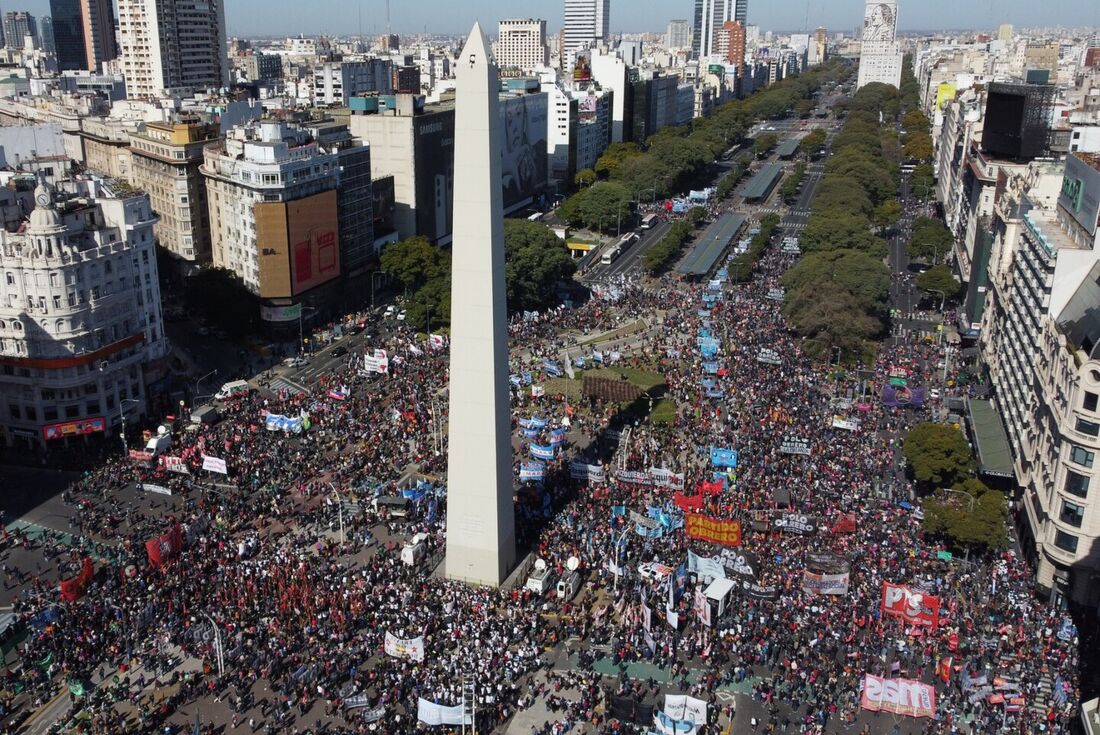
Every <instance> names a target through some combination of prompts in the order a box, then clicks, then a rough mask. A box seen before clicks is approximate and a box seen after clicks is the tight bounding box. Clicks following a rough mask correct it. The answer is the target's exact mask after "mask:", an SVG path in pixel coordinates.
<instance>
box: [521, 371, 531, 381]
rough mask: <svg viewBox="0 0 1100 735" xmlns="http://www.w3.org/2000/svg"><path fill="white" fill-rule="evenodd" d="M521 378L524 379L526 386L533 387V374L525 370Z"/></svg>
mask: <svg viewBox="0 0 1100 735" xmlns="http://www.w3.org/2000/svg"><path fill="white" fill-rule="evenodd" d="M520 377H521V378H523V383H524V385H531V382H532V381H531V373H530V372H529V371H526V370H524V371H523V373H521V374H520Z"/></svg>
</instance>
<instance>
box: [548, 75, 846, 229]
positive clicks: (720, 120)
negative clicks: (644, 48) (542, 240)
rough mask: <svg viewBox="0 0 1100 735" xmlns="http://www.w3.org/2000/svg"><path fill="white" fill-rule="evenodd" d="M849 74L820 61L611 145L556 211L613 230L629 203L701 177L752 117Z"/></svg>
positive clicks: (781, 111)
mask: <svg viewBox="0 0 1100 735" xmlns="http://www.w3.org/2000/svg"><path fill="white" fill-rule="evenodd" d="M849 74H850V69H849V68H847V67H846V66H845V64H844V63H843V62H841V61H839V60H837V61H834V62H830V63H827V64H823V65H821V66H820V67H817V68H815V69H813V70H810V71H808V72H806V73H804V74H800V75H798V76H795V77H790V78H787V79H784V80H782V81H780V82H778V83H776V84H773V85H772V86H770V87H768V88H767V89H764V90H762V91H760V92H757V93H755V94H753V95H752V96H751V97H748V98H747V99H744V100H734V101H732V102H728V103H726V104H724V105H721V106H720V107H718V108H717V109H716V110H715V112H714V114H712V115H711V116H710V117H706V118H699V119H696V120H693V121H692V123H691V124H690V125H682V126H675V127H666V128H662V129H661V130H659V131H658V132H657V133H655V134H654V135H652V136H650V138H649V139H648V140H646V141H645V143H644V145H639V144H637V143H615V144H612V145H611V146H610V147H609V148H608V149H607V150H606V151H605V152H604V154H603V155H602V156H600V158H599V160H598V161H597V162H596V165H595V167H594V168H593V169H589V170H585V171H582V172H580V173H578V175H577V179H576V183H577V184H578V185H579V186H583V187H584V188H582V189H581V190H580V191H578V192H577V193H576V194H574V195H573V196H572V197H570V198H569V199H567V200H566V201H565V202H564V203H563V204H562V207H561V209H560V210H559V214H560V216H561V218H562V219H563V220H564V221H565V222H566V223H567V224H569V225H570V226H572V227H585V228H588V229H593V230H599V231H602V232H608V233H610V232H615V231H617V229H619V222H620V220H621V218H623V217H626V216H627V215H629V210H630V205H631V202H644V201H656V200H657V199H660V198H665V197H668V196H669V195H671V194H675V193H678V192H683V191H686V190H688V189H690V188H692V187H693V186H694V185H696V184H698V183H700V182H702V181H704V180H705V178H706V174H707V173H708V171H709V170H710V167H711V166H712V164H713V163H714V161H715V160H716V159H717V158H718V157H719V156H720V155H721V154H722V153H723V152H725V151H726V150H727V149H728V148H729V147H730V146H731V145H733V144H734V143H736V142H737V141H740V140H741V139H742V138H743V137H744V135H745V132H746V131H747V130H748V129H749V127H750V126H751V125H752V123H753V121H754V120H759V119H773V118H779V117H784V116H787V115H789V114H792V113H793V112H795V111H797V103H798V102H799V101H809V100H811V98H812V97H813V93H814V92H815V91H816V90H817V89H818V88H820V87H821V86H822V85H823V84H825V83H826V82H829V81H838V80H842V79H844V78H846V76H847V75H849ZM811 109H812V103H811Z"/></svg>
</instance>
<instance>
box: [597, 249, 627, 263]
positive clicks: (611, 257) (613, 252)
mask: <svg viewBox="0 0 1100 735" xmlns="http://www.w3.org/2000/svg"><path fill="white" fill-rule="evenodd" d="M621 252H622V249H621V248H620V247H619V246H618V245H616V246H615V247H613V248H611V249H610V250H606V251H604V254H603V256H602V257H601V258H600V265H611V264H612V263H614V262H615V258H618V257H619V253H621Z"/></svg>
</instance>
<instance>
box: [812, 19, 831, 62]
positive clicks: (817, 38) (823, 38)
mask: <svg viewBox="0 0 1100 735" xmlns="http://www.w3.org/2000/svg"><path fill="white" fill-rule="evenodd" d="M828 56H829V31H828V30H826V29H825V28H822V27H819V28H818V29H817V30H815V31H814V35H813V39H812V40H811V41H810V48H809V54H808V55H807V57H808V63H809V64H811V65H813V64H822V63H824V62H825V60H826V59H827V58H828Z"/></svg>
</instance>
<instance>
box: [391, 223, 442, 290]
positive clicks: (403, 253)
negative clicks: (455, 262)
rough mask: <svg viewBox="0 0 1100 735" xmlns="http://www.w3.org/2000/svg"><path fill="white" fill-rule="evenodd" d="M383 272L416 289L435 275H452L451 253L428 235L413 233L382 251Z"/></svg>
mask: <svg viewBox="0 0 1100 735" xmlns="http://www.w3.org/2000/svg"><path fill="white" fill-rule="evenodd" d="M380 260H381V265H382V272H383V273H385V274H386V275H388V276H390V277H391V278H396V279H397V280H398V281H399V282H400V283H401V285H402V286H404V287H405V288H407V289H409V290H410V291H415V290H417V289H418V288H420V287H421V286H423V285H424V284H425V283H427V282H428V281H430V280H432V279H433V278H438V277H440V276H444V275H448V274H449V273H450V269H451V256H450V253H449V252H447V251H444V250H442V249H441V248H437V247H436V246H435V245H432V244H431V243H430V242H429V241H428V239H427V238H425V237H420V236H416V237H410V238H406V239H404V240H402V241H400V242H396V243H394V244H393V245H390V246H388V247H387V248H386V249H385V250H383V251H382V257H381V259H380Z"/></svg>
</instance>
